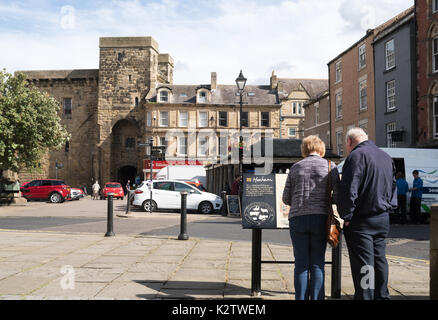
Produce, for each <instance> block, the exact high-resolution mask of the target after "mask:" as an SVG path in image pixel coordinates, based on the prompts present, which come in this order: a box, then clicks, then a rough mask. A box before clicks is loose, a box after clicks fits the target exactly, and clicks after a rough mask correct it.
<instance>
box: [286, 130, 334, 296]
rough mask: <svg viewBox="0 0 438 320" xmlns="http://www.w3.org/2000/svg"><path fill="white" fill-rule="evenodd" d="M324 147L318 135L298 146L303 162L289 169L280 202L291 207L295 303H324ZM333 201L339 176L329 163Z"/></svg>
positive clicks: (325, 217)
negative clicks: (314, 301)
mask: <svg viewBox="0 0 438 320" xmlns="http://www.w3.org/2000/svg"><path fill="white" fill-rule="evenodd" d="M325 150H326V149H325V144H324V142H323V141H322V140H321V139H320V138H318V137H317V136H309V137H307V138H305V139H304V140H303V142H302V145H301V153H302V155H303V157H304V159H303V160H301V161H299V162H298V163H296V164H294V165H293V166H292V167H291V169H290V170H289V174H288V176H287V180H286V185H285V188H284V191H283V196H282V198H283V202H284V204H286V205H288V206H290V210H289V227H290V229H289V230H290V237H291V241H292V246H293V252H294V256H295V269H294V286H295V299H296V300H309V299H310V300H323V299H324V297H325V287H324V281H325V276H324V274H325V273H324V264H325V262H324V261H325V251H326V248H327V233H326V220H327V215H328V199H327V195H328V190H327V189H328V177H329V166H328V165H329V163H328V161H327V160H325V159H323V157H324V156H325ZM330 175H331V185H332V190H331V191H333V202H334V203H336V202H337V200H336V199H337V194H338V185H339V173H338V169H337V167H336V165H335V164H334V163H331V172H330Z"/></svg>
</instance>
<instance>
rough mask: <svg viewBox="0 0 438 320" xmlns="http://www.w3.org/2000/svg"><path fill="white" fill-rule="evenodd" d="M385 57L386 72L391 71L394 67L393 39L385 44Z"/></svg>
mask: <svg viewBox="0 0 438 320" xmlns="http://www.w3.org/2000/svg"><path fill="white" fill-rule="evenodd" d="M385 56H386V60H385V61H386V70H389V69H392V68H394V67H395V47H394V39H392V40H389V41H388V42H386V44H385Z"/></svg>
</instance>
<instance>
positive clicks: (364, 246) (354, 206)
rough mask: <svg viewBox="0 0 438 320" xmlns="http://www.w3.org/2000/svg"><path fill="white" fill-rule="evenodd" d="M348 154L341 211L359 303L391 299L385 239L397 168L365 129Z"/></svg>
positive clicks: (352, 134) (349, 140)
mask: <svg viewBox="0 0 438 320" xmlns="http://www.w3.org/2000/svg"><path fill="white" fill-rule="evenodd" d="M346 150H347V154H348V156H347V158H346V159H345V163H344V166H343V167H342V180H341V183H340V185H339V196H338V212H339V214H340V216H341V218H343V219H344V236H345V240H346V243H347V248H348V254H349V258H350V266H351V273H352V277H353V283H354V289H355V293H354V299H356V300H377V299H390V295H389V291H388V272H389V271H388V261H387V260H386V252H385V251H386V244H385V239H386V238H387V236H388V232H389V211H390V210H395V209H396V208H397V190H396V189H397V187H396V180H395V165H394V162H393V161H392V159H391V157H390V156H389V155H388V154H387V153H385V152H384V151H382V150H380V149H379V148H378V147H377V146H376V145H375V144H374V142H372V141H370V140H368V136H367V134H366V133H365V132H364V131H363V130H362V129H361V128H353V129H350V130H349V131H348V132H347V135H346Z"/></svg>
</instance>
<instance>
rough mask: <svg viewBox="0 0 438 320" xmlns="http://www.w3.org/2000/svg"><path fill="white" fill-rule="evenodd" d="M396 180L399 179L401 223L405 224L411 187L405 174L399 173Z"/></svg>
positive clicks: (398, 202)
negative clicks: (408, 194)
mask: <svg viewBox="0 0 438 320" xmlns="http://www.w3.org/2000/svg"><path fill="white" fill-rule="evenodd" d="M396 178H397V204H398V207H397V213H398V215H399V220H400V223H401V224H405V223H406V206H407V200H406V199H407V198H406V195H407V193H408V191H409V185H408V182H407V181H406V179H405V177H404V175H403V173H401V172H398V173H397V175H396Z"/></svg>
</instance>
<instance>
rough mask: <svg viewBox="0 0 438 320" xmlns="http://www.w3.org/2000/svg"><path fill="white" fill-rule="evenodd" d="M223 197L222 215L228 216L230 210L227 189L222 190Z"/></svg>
mask: <svg viewBox="0 0 438 320" xmlns="http://www.w3.org/2000/svg"><path fill="white" fill-rule="evenodd" d="M221 197H222V216H224V217H226V216H228V212H227V192H226V191H222V192H221Z"/></svg>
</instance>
